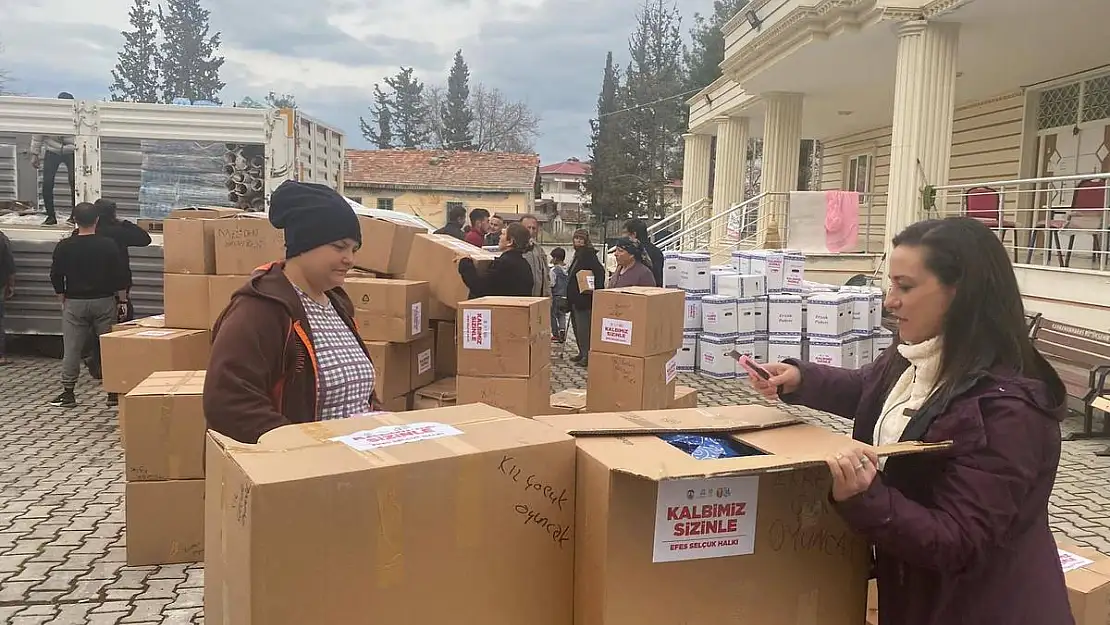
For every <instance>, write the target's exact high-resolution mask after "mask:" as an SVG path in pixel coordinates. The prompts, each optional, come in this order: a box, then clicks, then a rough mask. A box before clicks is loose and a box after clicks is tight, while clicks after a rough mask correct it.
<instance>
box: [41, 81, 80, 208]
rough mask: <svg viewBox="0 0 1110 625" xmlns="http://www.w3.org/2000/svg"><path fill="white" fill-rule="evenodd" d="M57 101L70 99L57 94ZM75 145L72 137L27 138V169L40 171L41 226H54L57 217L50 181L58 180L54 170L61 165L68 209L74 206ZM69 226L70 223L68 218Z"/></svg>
mask: <svg viewBox="0 0 1110 625" xmlns="http://www.w3.org/2000/svg"><path fill="white" fill-rule="evenodd" d="M58 99H59V100H72V99H73V95H72V94H70V93H67V92H65V91H63V92H61V93H59V94H58ZM76 150H77V145H76V143H75V142H74V139H73V137H71V136H64V135H34V136H32V137H31V149H30V154H31V166H32V167H34V168H35V169H42V203H43V205H44V206H45V207H46V221H44V222H43V225H44V226H52V225H54V224H56V223H58V215H57V213H56V212H55V211H54V181H55V179H56V178H57V176H58V168H59V167H61V166H62V165H63V164H64V165H65V166H66V173H68V174H69V193H70V198H71V202H70V206H71V207H72V206H76V205H77V185H76V179H75V171H74V166H75V164H74V153H75V152H76ZM69 222H70V223H72V222H73V218H72V216H71V217H70V219H69Z"/></svg>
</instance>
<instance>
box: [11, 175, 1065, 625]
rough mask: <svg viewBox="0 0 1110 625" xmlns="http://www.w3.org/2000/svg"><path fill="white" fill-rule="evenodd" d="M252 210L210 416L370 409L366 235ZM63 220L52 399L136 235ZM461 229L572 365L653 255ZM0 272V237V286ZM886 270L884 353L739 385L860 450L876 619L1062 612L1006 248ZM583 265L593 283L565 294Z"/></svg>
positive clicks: (639, 228) (490, 225) (283, 417)
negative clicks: (898, 448)
mask: <svg viewBox="0 0 1110 625" xmlns="http://www.w3.org/2000/svg"><path fill="white" fill-rule="evenodd" d="M464 217H465V215H464ZM269 219H270V221H271V223H273V225H274V226H275V227H277V228H279V229H282V230H283V231H284V235H285V259H284V260H281V261H277V262H274V263H272V264H270V265H267V266H265V267H262V268H260V269H259V270H257V271H256V272H255V273H254V275H253V276H252V277H251V278H250V279H249V281H248V282H247V283H246V284H244V286H243V287H242V288H240V289H239V290H238V291H237V292H236V293H235V294H234V295H233V297H232V298H231V302H230V304H229V305H228V306H227V308H226V309H225V310H224V312H223V314H222V315H221V316H220V317H219V319H218V321H217V323H216V324H215V328H214V329H213V345H212V356H211V360H210V363H209V367H208V375H207V376H206V378H205V389H204V408H205V413H206V418H207V419H208V422H209V425H210V427H211V428H212V429H213V430H216V431H218V432H220V433H222V434H225V435H227V436H230V437H232V438H234V439H236V440H239V441H242V442H246V443H253V442H256V441H257V440H258V438H259V437H260V436H261V435H262V434H263V433H265V432H267V431H269V430H272V429H274V428H277V427H280V426H282V425H285V424H289V423H301V422H310V421H315V420H322V419H334V418H342V417H345V416H348V415H351V414H354V413H359V412H365V411H367V410H375V409H377V408H378V407H379V406H378V403H377V399H376V396H375V383H376V371H375V368H374V364H373V363H372V361H371V359H370V356H369V353H368V352H367V350H366V347H365V345H364V344H363V342H362V341H361V340H360V339H359V337H358V331H357V328H356V326H355V323H354V320H353V311H354V307H353V305H352V303H351V300H350V298H349V297H348V296H347V295H346V293H345V292H344V290H343V288H342V287H343V284H344V279H345V277H346V275H347V273H348V272H349V271H350V270H351V269H352V268H353V267H354V255H355V252H356V251H357V250H358V248H359V246H360V245H361V243H362V241H361V230H360V228H359V223H358V219H357V217H356V215H355V214H354V212H353V210H352V209H351V207H350V205H349V204H348V203H347V202H346V201H345V200H344V199H343V197H342V196H341V195H339V194H338V193H337V192H335V191H334V190H332V189H330V188H327V187H325V186H321V185H314V184H307V183H298V182H286V183H284V184H282V185H281V186H280V187H279V188H278V189H277V190H276V191H275V192H274V193H273V195H272V199H271V206H270V213H269ZM73 221H74V223H75V225H76V230H75V231H74V232H73V234H72V235H71V236H69V237H67V238H66V239H64V240H63V241H61V242H60V243H59V244H58V246H57V249H56V250H55V253H54V263H53V266H52V268H51V279H52V281H53V283H54V288H55V291H56V292H57V293H58V295H59V297H60V298H61V301H62V307H63V313H62V325H63V334H64V342H65V358H64V363H63V393H62V394H61V395H60V396H59V397H58V398H57V399H56V400H55V402H53V403H54V404H55V405H59V406H73V405H76V404H75V398H74V392H73V387H74V384H75V381H76V378H77V372H78V371H79V367H80V360H81V356H82V354H85V353H86V352H84V351H83V350H84V349H85V347H86V345H87V344H88V342H89V341H90V340H91V339H92V338H93V337H95V336H96V335H97V334H100V333H103V332H104V331H106V330H107V329H108V328H109V327H110V326H111V324H112V323H114V322H117V321H121V320H124V319H126V318H128V317H129V316H130V315H131V310H130V307H129V297H128V291H129V287H130V284H131V283H130V276H129V272H128V271H127V270H126V269H125V267H126V259H127V249H128V248H129V247H133V246H141V245H146V244H149V242H150V239H149V236H147V235H146V234H145V233H142V234H141V235H140V234H139V233H140V232H142V231H141V230H139V229H138V228H137V226H135V225H134V224H130V223H129V222H126V221H122V220H119V219H117V218H116V217H115V213H114V205H112V204H111V203H110V202H105V201H103V200H102V201H100V202H97V203H96V204H87V203H82V204H78V205H77V206H76V207H75V208H74V210H73ZM464 222H465V219H460V218H459V214H458V212H457V211H455V210H452V212H451V213H450V214H449V223H448V224H447V226H445V227H444V228H443V229H441V231H440V232H443V233H446V234H451V235H453V236H457V237H458V238H460V239H462V240H469V241H471V242H474V243H475V244H478V243H481V244H483V245H487V244H489V242H490V241H494V240H495V241H496V245H497V246H498V248H499V249H500V250H501V254H500V256H499V257H498V258H497V259H496V260H495V261H493V262H492V263H491V265H490V267H489V268H488V269H487V270H486V271H482V272H480V271H478V270H477V268H476V267H475V265H474V263H473V262H469V261H465V260H464V261H463V262H460V263H459V273H460V275H461V277H462V279H463V280H464V281H465V283H466V284H467V286H468V287H469V289H470V294H471V296H473V297H480V296H483V295H507V296H532V295H536V296H551V297H552V302H553V304H552V305H553V308H552V318H553V319H552V320H553V323H552V332H553V334H554V336H553V339H554V340H560V339H561V338H563V337H564V336H565V328H566V324H565V321H564V320H565V318H566V315H567V314H569V315H570V327H571V328H573V332H574V334H575V337H576V339H577V344H578V351H579V353H578V355H577V356H576V357H575V360H576V361H577V362H579V363H580V364H586V363H587V360H588V354H589V342H590V332H589V328H590V308H591V304H592V302H591V298H592V294H593V292H594V291H596V290H597V289H601V288H614V287H622V286H659V285H660V284H661V282H662V254H661V253H660V252H659V250H658V249H657V248H655V246H654V245H652V244H651V242H650V240H649V239H648V236H647V228H646V227H645V226H644V224H643V223H642V222H640V221H639V220H630V221H629V222H628V223H627V224H626V226H625V232H624V236H623V237H622V238H621V239H619V240H618V241H617V242H616V243H615V245H614V246H613V254H614V259H615V261H616V269H615V270H614V271H613V272H612V274H611V275H606V271H605V268H604V266H603V265H602V263H601V261H600V259H599V258H598V254H597V250H596V249H595V248H594V246H593V244H592V242H591V240H590V235H589V232H588V231H586V230H578V231H575V232H574V233H573V236H572V242H573V248H574V249H573V254H572V255H571V258H570V264H569V266H568V265H567V264H566V261H567V252H566V250H564V249H562V248H555V249H553V250H552V251H551V253H550V255H548V254H545V253H544V251H543V250H542V247H541V245H540V244H539V242H538V240H537V238H538V233H539V222H538V220H536V218H535V217H533V216H530V215H529V216H525V217H524V218H522V219H520V220H519V221H516V222H512V223H509V224H507V225H506V224H504V223H503V222H501V221H500V220H499V219H498V218H497V217H495V216H491V215H490V214H489V213H488V212H487V211H484V210H481V209H477V210H475V211H473V212H472V213H471V214H470V215H469V222H470V223H469V225H468V226H467V224H465V223H464ZM13 269H14V265H13V263H12V262H11V258H10V245H6V242H5V240H4V239H3V238H0V285H2V286H3V287H4V290H5V292H6V293H8V294H10V292H11V290H12V289H13V288H14V284H15V283H14V271H13ZM888 270H889V280H890V288H889V291H888V293H887V295H886V301H885V303H884V307H885V309H886V310H887V311H889V313H890V315H891V316H892V318H893V319H894V320H895V321H896V322H897V324H898V327H899V332H898V335H899V344H897V345H896V346H895V347H893V348H890V349H888V350H886V351H885V352H884V353H883V354H882V355H881V357H879V358H878V359H877V360H876V361H875V362H873V363H872V364H869V365H867V366H865V367H863V368H861V369H858V370H849V369H841V368H838V367H832V366H824V365H818V364H814V363H808V362H802V361H800V360H786V361H784V362H778V363H767V364H764V365H754V364H752V363H750V362H748V361H743V362H742V364H743V366H745V367H748V368H749V370H750V373H751V375H750V376H749V380H750V383H751V384H752V385H753V386H754V388H755V389H756V390H757V391H758V392H759V393H761V394H763V395H764V396H765V397H766V398H768V399H772V400H781V401H783V402H786V403H789V404H799V405H804V406H808V407H810V408H815V409H818V410H823V411H827V412H830V413H833V414H836V415H840V416H841V417H844V418H846V419H849V420H852V421H853V423H854V428H853V433H852V438H853V439H854V441H855V442H854V443H853V444H852V445H851V446H849V447H847V448H845V449H843V450H841V451H840V452H838V453H836V454H834V455H832V456H830V457H829V458H827V460H826V464H827V467H828V470H829V472H830V475H831V487H830V490H829V493H828V501H829V504H830V505H831V506H832V507H833V508H834V509H835V510H837V511H838V512H839V514H840V515H841V517H842V518H843V519H844V521H845V522H846V523H847V524H848V525H849V526H850V527H851V528H852V529H853V530H855V531H856V532H858V533H859V534H860V535H862V536H864V537H866V539H867V540H868V541H869V542H870V543H871V544H872V545H873V548H874V561H873V567H874V568H873V571H874V575H875V577H876V578H877V580H878V589H879V614H880V618H881V622H882V623H892V624H893V623H897V624H898V625H942V624H947V623H1008V624H1019V623H1028V624H1030V625H1032V624H1038V625H1039V624H1042V623H1053V624H1054V625H1068V624H1071V623H1074V620H1073V618H1072V615H1071V610H1070V607H1069V603H1068V597H1067V590H1066V586H1065V582H1064V576H1063V572H1062V570H1061V567H1060V563H1059V559H1058V553H1057V550H1056V544H1055V540H1054V538H1053V536H1052V532H1051V529H1050V527H1049V522H1048V502H1049V498H1050V496H1051V493H1052V490H1053V486H1054V482H1055V478H1056V472H1057V468H1058V465H1059V461H1060V453H1061V431H1060V422H1061V420H1062V419H1063V418H1064V416H1065V415H1066V391H1065V388H1064V385H1063V383H1062V382H1061V380H1060V378H1059V376H1058V375H1057V373H1056V372H1055V370H1054V369H1053V367H1052V366H1051V365H1050V364H1049V363H1048V362H1047V361H1046V360H1045V359H1044V358H1043V357H1042V356H1041V355H1040V354H1039V353H1038V352H1037V350H1036V349H1035V348H1034V346H1033V344H1032V342H1031V340H1030V338H1029V336H1028V333H1027V332H1026V326H1025V321H1024V315H1023V312H1024V310H1023V304H1022V299H1021V295H1020V293H1019V290H1018V284H1017V280H1016V277H1015V275H1014V272H1013V269H1012V266H1011V265H1010V261H1009V258H1008V256H1007V252H1006V249H1005V247H1004V246H1003V245H1002V243H1001V242H1000V241H999V240H998V238H997V236H996V235H995V234H994V232H992V231H991V230H990V229H989V228H987V227H986V226H984V225H983V224H982V223H980V222H978V221H976V220H974V219H967V218H950V219H943V220H932V221H925V222H920V223H917V224H914V225H911V226H910V227H909V228H907V229H906V230H905V231H903V232H902V233H901V234H899V235H898V236H897V237H895V238H894V240H893V252H892V253H891V255H890V257H889V259H888ZM582 273H585V274H586V275H588V276H591V277H592V283H593V288H592V289H584V288H582V284H583V283H586V282H587V281H585V280H581V281H580V280H579V279H578V276H579V274H582ZM556 317H557V318H556ZM94 342H95V341H94ZM0 354H2V352H0ZM87 357H93V356H87ZM901 441H922V442H931V443H944V444H946V445H947V447H946V448H945V449H944V450H943V451H940V452H935V453H923V454H909V455H903V456H894V457H889V458H880V457H879V456H878V455H876V452H875V446H881V445H886V444H890V443H896V442H901Z"/></svg>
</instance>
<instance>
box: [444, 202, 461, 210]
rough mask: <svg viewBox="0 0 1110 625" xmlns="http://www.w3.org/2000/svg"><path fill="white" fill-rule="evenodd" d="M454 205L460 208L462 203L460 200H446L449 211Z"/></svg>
mask: <svg viewBox="0 0 1110 625" xmlns="http://www.w3.org/2000/svg"><path fill="white" fill-rule="evenodd" d="M456 206H458V207H459V208H462V207H463V203H462V202H448V203H447V210H448V211H450V210H451V209H452V208H455V207H456Z"/></svg>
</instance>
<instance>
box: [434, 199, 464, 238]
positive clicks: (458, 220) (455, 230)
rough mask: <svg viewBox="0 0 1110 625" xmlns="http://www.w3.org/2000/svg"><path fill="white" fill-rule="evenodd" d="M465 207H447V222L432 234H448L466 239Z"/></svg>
mask: <svg viewBox="0 0 1110 625" xmlns="http://www.w3.org/2000/svg"><path fill="white" fill-rule="evenodd" d="M465 225H466V207H465V206H457V205H456V206H452V207H451V208H449V209H447V224H446V225H445V226H443V227H442V228H440V229H439V230H436V231H435V232H433V233H432V234H449V235H451V236H453V237H455V238H456V239H458V240H460V241H465V240H466V231H465V230H463V226H465Z"/></svg>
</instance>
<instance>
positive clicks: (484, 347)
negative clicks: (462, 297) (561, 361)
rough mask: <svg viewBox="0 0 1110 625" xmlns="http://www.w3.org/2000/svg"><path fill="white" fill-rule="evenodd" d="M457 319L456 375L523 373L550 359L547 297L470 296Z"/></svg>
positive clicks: (526, 374) (531, 372) (511, 375)
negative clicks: (472, 297)
mask: <svg viewBox="0 0 1110 625" xmlns="http://www.w3.org/2000/svg"><path fill="white" fill-rule="evenodd" d="M456 323H457V324H458V328H459V338H458V362H457V364H456V367H457V369H458V375H460V376H464V375H466V376H498V377H506V378H527V377H530V376H532V375H535V374H536V372H538V371H539V370H540V369H543V368H544V367H547V366H549V365H550V364H551V299H550V298H546V297H481V298H478V299H472V300H470V301H466V302H462V303H461V304H459V314H458V320H457V321H456ZM460 401H462V400H460Z"/></svg>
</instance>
